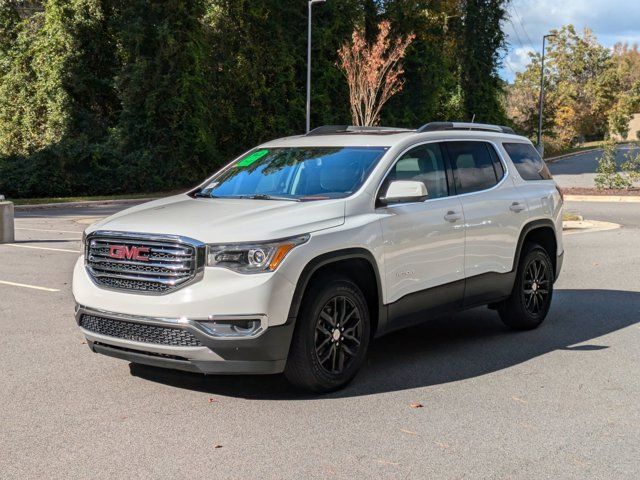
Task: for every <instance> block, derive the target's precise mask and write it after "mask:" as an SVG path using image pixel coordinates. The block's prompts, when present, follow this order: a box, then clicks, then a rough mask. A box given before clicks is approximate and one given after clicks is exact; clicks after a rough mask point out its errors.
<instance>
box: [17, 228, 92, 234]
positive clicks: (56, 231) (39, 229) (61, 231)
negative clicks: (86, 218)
mask: <svg viewBox="0 0 640 480" xmlns="http://www.w3.org/2000/svg"><path fill="white" fill-rule="evenodd" d="M15 230H27V231H29V232H54V233H76V234H78V235H81V234H82V232H81V231H77V230H75V231H74V230H49V229H44V228H25V227H15Z"/></svg>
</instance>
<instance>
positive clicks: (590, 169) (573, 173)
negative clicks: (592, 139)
mask: <svg viewBox="0 0 640 480" xmlns="http://www.w3.org/2000/svg"><path fill="white" fill-rule="evenodd" d="M639 152H640V149H638V148H635V147H630V146H626V145H624V146H621V147H618V150H617V151H616V163H617V164H618V166H619V165H621V164H622V163H623V162H624V161H625V160H626V159H625V155H626V154H634V155H635V154H637V153H639ZM601 156H602V150H595V151H590V152H585V153H581V154H579V155H574V156H572V157H567V158H563V159H561V160H557V161H555V162H553V163H550V164H549V170H550V171H551V174H552V175H553V178H554V180H555V181H556V182H557V183H558V185H560V186H561V187H563V188H573V187H581V188H595V186H596V184H595V182H594V179H595V177H596V169H597V168H598V160H599V159H600V157H601Z"/></svg>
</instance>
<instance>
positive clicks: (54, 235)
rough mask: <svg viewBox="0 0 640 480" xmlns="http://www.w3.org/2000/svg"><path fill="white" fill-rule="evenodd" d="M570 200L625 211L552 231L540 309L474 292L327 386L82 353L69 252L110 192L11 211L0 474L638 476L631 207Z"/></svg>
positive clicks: (639, 356)
mask: <svg viewBox="0 0 640 480" xmlns="http://www.w3.org/2000/svg"><path fill="white" fill-rule="evenodd" d="M567 207H568V208H567V209H568V210H570V211H576V212H579V213H581V214H582V215H584V216H585V217H586V218H590V219H595V220H605V221H613V222H617V223H621V224H622V225H623V227H622V228H620V229H617V230H610V231H606V232H595V233H576V234H572V235H567V236H566V238H565V247H566V255H565V262H564V270H563V272H562V275H561V277H560V280H559V281H558V283H557V284H556V295H555V298H554V302H553V306H552V309H551V312H550V315H549V317H548V319H547V321H546V323H545V324H544V325H543V326H542V327H541V328H539V329H538V330H536V331H532V332H525V333H514V332H511V331H509V330H507V329H506V328H505V327H503V326H502V324H501V323H500V321H499V320H498V318H497V315H496V314H495V313H494V312H492V311H490V310H488V309H475V310H471V311H469V312H466V313H464V314H461V315H458V316H456V317H454V318H445V319H440V320H437V321H433V322H431V323H428V324H425V325H422V326H419V327H414V328H411V329H408V330H404V331H400V332H397V333H394V334H391V335H388V336H386V337H384V338H381V339H379V340H377V341H376V342H375V343H374V344H373V346H372V349H371V352H370V356H369V360H368V362H367V364H366V366H365V368H364V370H363V371H362V372H361V374H360V375H359V376H358V377H357V378H356V380H355V382H354V383H353V384H352V385H350V386H349V387H348V388H347V389H346V390H343V391H341V392H337V393H334V394H331V395H327V396H324V397H315V396H309V395H305V394H301V393H299V392H297V391H295V390H293V389H291V388H290V387H289V386H288V385H287V383H286V382H285V380H284V379H283V378H282V377H281V376H270V377H234V376H228V377H218V376H213V377H204V376H199V375H192V374H185V373H179V372H171V371H163V370H160V369H154V368H150V367H133V366H130V365H129V364H128V363H127V362H124V361H120V360H116V359H112V358H108V357H103V356H99V355H96V354H93V353H91V352H90V350H89V349H88V348H87V346H86V345H85V344H84V341H83V337H82V335H81V333H80V332H79V331H78V329H77V327H76V325H75V322H74V318H73V307H74V303H73V298H72V295H71V291H70V283H71V271H72V267H73V264H74V262H75V260H76V258H77V257H78V255H79V250H80V239H81V232H82V230H83V229H84V228H85V227H86V225H87V224H88V223H91V222H92V221H94V220H96V219H98V218H100V217H103V216H105V215H107V214H109V213H112V212H113V211H115V209H114V208H104V207H103V208H86V209H67V210H41V211H32V212H25V213H21V214H19V216H18V218H17V219H16V227H17V230H16V234H17V239H16V242H15V243H14V244H12V245H0V362H1V364H2V368H1V370H0V371H1V373H0V404H1V405H2V409H0V425H1V429H0V472H1V473H0V477H1V478H3V479H9V478H20V479H24V478H51V479H53V478H61V479H62V478H64V479H68V478H154V479H155V478H183V477H189V478H216V479H218V478H219V479H227V478H233V479H236V478H237V479H253V478H256V479H270V478H275V479H280V478H287V479H308V478H345V479H346V478H349V479H359V478H398V479H400V478H411V479H414V478H415V479H418V478H420V479H423V478H433V479H462V478H465V479H466V478H469V479H479V478H482V479H485V478H496V479H540V478H549V479H560V478H561V479H574V478H575V479H585V478H597V479H635V478H638V472H639V471H640V401H639V400H638V399H639V398H640V375H638V371H639V367H640V346H639V344H640V324H639V323H638V322H639V320H640V275H639V274H638V273H639V272H640V254H639V251H638V246H639V245H640V208H638V206H637V205H636V204H613V203H589V204H587V203H580V204H577V203H574V204H569V205H567ZM413 403H418V404H420V405H422V407H421V408H413V407H412V406H411V404H413ZM414 406H415V405H414Z"/></svg>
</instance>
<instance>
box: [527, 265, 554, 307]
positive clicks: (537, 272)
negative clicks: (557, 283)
mask: <svg viewBox="0 0 640 480" xmlns="http://www.w3.org/2000/svg"><path fill="white" fill-rule="evenodd" d="M550 274H551V272H550V270H549V268H548V267H547V262H545V261H543V260H542V259H540V258H535V259H533V260H532V261H531V262H529V264H528V265H527V266H526V269H525V274H524V282H523V287H524V288H523V289H522V295H523V297H524V298H523V301H524V308H525V309H526V310H527V312H529V313H530V314H531V315H533V316H538V315H540V314H541V313H542V312H543V311H546V309H547V308H548V303H549V292H550V290H549V285H550V284H551V275H550Z"/></svg>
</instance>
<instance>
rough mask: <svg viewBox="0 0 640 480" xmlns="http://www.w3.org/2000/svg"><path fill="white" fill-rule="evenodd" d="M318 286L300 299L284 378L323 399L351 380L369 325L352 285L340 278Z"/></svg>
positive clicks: (362, 300) (363, 353)
mask: <svg viewBox="0 0 640 480" xmlns="http://www.w3.org/2000/svg"><path fill="white" fill-rule="evenodd" d="M318 280H320V281H315V282H314V283H313V284H312V285H311V287H310V288H309V290H308V291H307V292H306V294H305V296H304V300H303V303H302V306H301V309H300V313H299V315H298V318H297V323H296V328H295V331H294V335H293V339H292V342H291V348H290V350H289V358H288V359H287V366H286V368H285V375H286V377H287V379H288V380H289V381H290V382H291V383H292V384H294V385H296V386H298V387H301V388H304V389H305V390H310V391H313V392H318V393H325V392H330V391H333V390H337V389H339V388H342V387H344V386H345V385H346V384H347V383H349V382H350V381H351V380H352V379H353V377H355V375H356V373H357V372H358V370H359V369H360V367H361V366H362V363H363V361H364V359H365V356H366V353H367V349H368V347H369V339H370V335H371V322H370V316H369V309H368V307H367V302H366V299H365V297H364V295H363V294H362V291H361V290H360V288H359V287H358V286H357V285H356V284H355V283H353V282H352V281H351V280H349V279H347V278H343V277H324V278H322V279H318Z"/></svg>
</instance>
